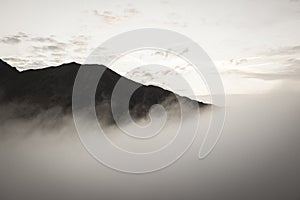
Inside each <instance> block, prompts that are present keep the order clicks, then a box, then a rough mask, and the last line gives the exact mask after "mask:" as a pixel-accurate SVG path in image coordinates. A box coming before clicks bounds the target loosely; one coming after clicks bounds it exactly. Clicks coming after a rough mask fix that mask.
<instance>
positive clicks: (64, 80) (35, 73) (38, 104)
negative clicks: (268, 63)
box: [0, 59, 208, 122]
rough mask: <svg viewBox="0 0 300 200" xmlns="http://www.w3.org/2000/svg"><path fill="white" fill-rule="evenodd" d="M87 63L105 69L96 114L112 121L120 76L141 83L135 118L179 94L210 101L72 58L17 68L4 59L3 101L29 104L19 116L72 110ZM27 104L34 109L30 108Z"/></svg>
mask: <svg viewBox="0 0 300 200" xmlns="http://www.w3.org/2000/svg"><path fill="white" fill-rule="evenodd" d="M86 66H87V67H88V66H90V67H92V66H96V67H100V68H102V69H103V70H104V73H103V75H102V77H101V79H100V80H99V83H98V86H97V90H96V94H95V102H96V106H98V108H99V109H98V111H99V112H98V113H97V114H99V116H100V118H103V117H104V118H106V119H108V121H109V122H113V121H114V119H113V117H112V113H111V107H110V106H111V102H110V101H111V95H112V91H113V89H114V87H115V85H116V83H117V82H118V81H119V80H120V79H121V78H124V80H125V84H126V85H129V84H133V85H135V86H137V87H138V89H137V90H136V91H135V92H134V93H133V95H132V96H131V99H130V102H129V111H130V114H131V115H132V116H133V117H134V118H141V117H145V116H147V114H148V113H149V110H150V108H151V106H152V105H154V104H162V105H164V107H168V106H169V107H170V106H171V105H173V104H176V103H178V102H177V98H180V99H182V100H183V101H184V102H186V103H187V104H192V103H195V102H197V105H198V106H199V107H202V106H205V105H208V104H205V103H203V102H198V101H195V100H192V99H190V98H188V97H183V96H180V95H178V94H176V93H174V92H172V91H169V90H165V89H163V88H160V87H158V86H154V85H147V86H146V85H143V84H141V83H138V82H135V81H132V80H130V79H128V78H126V77H123V76H121V75H120V74H118V73H116V72H114V71H113V70H111V69H109V68H107V67H106V66H104V65H93V64H88V65H81V64H79V63H76V62H70V63H64V64H61V65H59V66H50V67H46V68H39V69H29V70H24V71H18V70H17V69H16V68H14V67H12V66H10V65H9V64H8V63H6V62H5V61H3V60H1V59H0V105H1V104H2V105H4V104H12V103H13V104H16V105H18V106H17V107H22V106H19V105H24V106H23V107H26V109H25V111H22V110H21V111H20V109H18V112H19V113H18V114H17V117H20V116H21V117H30V116H36V115H37V114H38V113H39V112H43V111H44V110H48V109H51V108H53V107H60V108H61V110H62V112H63V113H71V112H72V92H73V85H74V82H75V78H76V75H77V72H78V70H79V68H80V67H86ZM117 101H118V102H116V103H117V105H118V104H121V103H122V100H121V99H119V100H117ZM104 105H105V106H104ZM23 107H22V108H23ZM27 107H30V108H32V109H29V110H28V109H27ZM120 115H121V114H120Z"/></svg>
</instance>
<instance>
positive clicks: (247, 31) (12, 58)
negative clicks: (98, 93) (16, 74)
mask: <svg viewBox="0 0 300 200" xmlns="http://www.w3.org/2000/svg"><path fill="white" fill-rule="evenodd" d="M0 18H1V20H2V23H1V29H0V58H1V59H3V60H5V61H6V62H8V63H9V64H10V65H12V66H14V67H17V68H18V69H19V70H26V69H36V68H43V67H47V66H56V65H60V64H62V63H67V62H73V61H75V62H79V63H84V61H85V59H86V58H87V57H88V55H90V54H91V53H92V52H93V50H94V49H95V48H96V47H97V46H99V45H100V44H101V43H102V42H104V41H106V40H107V39H109V38H111V37H112V36H114V35H118V34H120V33H123V32H126V31H130V30H134V29H139V28H163V29H169V30H173V31H176V32H178V33H181V34H184V35H186V36H187V37H189V38H191V39H192V40H194V41H195V42H197V43H198V44H199V45H200V46H201V47H202V48H203V49H204V50H205V51H206V53H207V54H208V55H209V57H210V58H211V59H212V61H213V62H214V64H215V65H216V67H217V69H218V71H219V73H220V75H221V77H222V80H223V84H224V87H225V92H226V93H227V94H237V93H243V94H248V93H264V92H266V91H268V90H271V89H272V88H273V87H274V86H278V85H280V84H283V82H284V83H289V85H290V86H291V87H294V86H296V87H299V88H300V83H299V80H300V41H299V35H300V28H299V27H300V1H299V0H277V1H274V0H251V1H250V0H240V1H236V0H224V1H216V0H211V1H201V0H186V1H181V0H174V1H171V0H151V1H145V0H122V1H120V0H119V1H114V0H112V1H107V0H106V1H105V0H84V1H83V0H76V1H74V0H73V1H71V0H51V1H50V0H44V1H40V0H25V1H16V0H1V7H0ZM141 55H144V56H141ZM153 55H155V53H153V52H147V51H146V52H144V53H142V52H141V53H133V55H128V57H127V58H126V59H123V60H122V59H120V60H119V61H118V67H115V68H113V70H115V71H117V72H118V73H120V74H123V75H125V74H126V75H127V76H128V77H129V78H132V79H134V80H138V81H140V82H143V83H147V82H151V81H152V82H156V83H157V84H158V85H159V84H161V85H164V82H163V80H164V79H165V78H166V76H168V77H171V78H172V77H173V79H176V74H175V75H174V74H172V73H168V72H166V73H162V72H157V71H155V70H154V71H143V70H140V71H137V72H130V73H127V72H128V71H129V70H130V69H131V68H132V67H130V66H131V65H132V66H133V65H136V64H139V63H143V60H142V59H145V57H146V58H147V59H150V60H155V61H157V60H159V61H160V63H164V64H166V65H169V66H170V67H173V68H174V69H175V71H176V72H178V73H179V74H184V76H185V77H186V78H187V79H188V80H189V81H190V83H191V84H192V86H193V88H194V89H195V94H196V95H205V94H207V93H208V90H207V88H205V84H203V81H201V78H200V79H199V77H195V76H194V73H193V69H192V67H191V66H189V65H188V64H187V63H184V62H183V61H180V60H178V59H176V58H174V57H168V58H165V60H163V59H162V58H161V57H159V56H157V55H155V56H153ZM151 56H152V57H151ZM120 66H122V67H120ZM126 66H127V67H126ZM149 73H150V75H149ZM166 74H168V75H166ZM153 77H154V78H153ZM166 87H168V85H166ZM178 90H180V88H178Z"/></svg>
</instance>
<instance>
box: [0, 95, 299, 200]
mask: <svg viewBox="0 0 300 200" xmlns="http://www.w3.org/2000/svg"><path fill="white" fill-rule="evenodd" d="M298 100H299V95H298V94H296V93H285V94H279V93H278V92H276V95H275V94H268V95H234V96H227V105H226V110H227V116H226V120H225V125H224V129H223V132H222V135H221V138H220V140H219V142H218V144H217V145H216V147H215V148H214V150H213V151H212V153H211V154H210V155H209V156H208V157H207V158H205V159H203V160H199V159H198V152H199V148H200V144H201V142H202V141H203V136H204V133H203V130H204V129H205V126H207V123H206V122H207V120H208V118H209V114H210V113H209V112H210V111H205V113H203V112H204V111H203V112H202V114H203V115H202V120H203V121H202V122H203V123H201V126H203V127H200V129H199V133H198V135H197V138H196V140H195V142H194V143H193V144H192V146H191V148H190V149H189V150H188V151H187V152H186V153H185V154H184V155H183V157H182V158H181V159H179V160H178V161H177V162H175V163H174V164H173V165H171V166H170V167H168V168H166V169H163V170H160V171H157V172H154V173H149V174H142V175H132V174H125V173H120V172H117V171H114V170H111V169H109V168H108V167H105V166H103V165H102V164H100V163H99V162H97V161H96V160H95V159H94V158H92V156H91V155H90V154H89V153H87V151H86V150H85V148H84V147H83V146H82V144H81V142H80V140H79V137H78V135H77V133H76V130H75V127H74V124H73V121H72V119H71V117H70V116H65V117H64V118H62V119H59V120H58V121H59V123H58V124H57V125H55V123H51V121H48V122H47V120H45V116H43V120H42V121H41V120H40V119H39V118H37V119H34V120H26V121H25V120H13V119H11V120H6V121H5V122H2V123H1V128H0V132H1V138H0V139H1V141H0V163H1V164H0V177H1V179H0V199H74V200H75V199H97V200H99V199H123V200H125V199H131V200H132V199H149V200H153V199H155V200H156V199H197V200H199V199H230V200H235V199H249V200H254V199H262V200H266V199H272V200H275V199H295V200H296V199H300V176H299V174H300V156H299V153H300V151H299V150H300V123H299V117H300V114H299V113H300V112H299V111H300V106H299V102H298ZM2 109H4V108H1V110H2ZM7 109H9V108H5V110H7ZM48 114H49V115H51V112H50V113H48ZM45 115H46V116H47V114H45ZM191 115H192V113H191ZM46 119H47V118H46ZM49 120H50V119H49ZM170 120H171V121H172V120H173V119H170ZM176 124H177V122H176V119H175V118H174V122H172V123H169V125H167V127H165V129H164V130H163V132H162V133H161V134H164V133H165V134H166V135H167V137H163V138H162V140H161V141H160V140H158V139H156V140H155V139H154V140H155V142H152V145H150V146H147V142H146V141H143V142H144V143H142V144H143V145H140V146H138V147H139V148H144V149H143V150H145V151H148V150H149V149H151V148H153V147H154V148H157V146H159V145H162V143H163V142H162V141H167V139H168V137H169V136H170V135H172V133H173V130H174V126H175V125H176ZM109 130H110V132H111V134H110V135H111V138H112V140H114V141H115V142H116V143H117V144H118V145H120V146H121V145H122V142H124V141H125V140H126V139H124V140H123V139H122V138H123V137H122V136H118V133H117V132H115V133H113V132H114V130H115V129H114V128H110V129H109ZM166 138H167V139H166ZM126 142H128V141H127V140H126ZM153 144H155V145H153ZM127 147H128V145H127ZM129 147H132V148H136V147H137V146H131V145H130V146H129ZM148 147H149V149H147V148H148Z"/></svg>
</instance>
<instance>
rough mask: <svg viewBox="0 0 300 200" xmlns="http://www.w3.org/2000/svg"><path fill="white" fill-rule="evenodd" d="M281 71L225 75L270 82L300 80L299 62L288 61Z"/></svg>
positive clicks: (241, 71)
mask: <svg viewBox="0 0 300 200" xmlns="http://www.w3.org/2000/svg"><path fill="white" fill-rule="evenodd" d="M285 66H286V67H284V68H283V69H281V70H276V71H272V72H253V71H245V70H239V69H232V70H227V71H226V72H225V74H237V75H240V76H242V77H244V78H254V79H262V80H266V81H270V80H300V60H299V59H288V60H287V61H286V62H285Z"/></svg>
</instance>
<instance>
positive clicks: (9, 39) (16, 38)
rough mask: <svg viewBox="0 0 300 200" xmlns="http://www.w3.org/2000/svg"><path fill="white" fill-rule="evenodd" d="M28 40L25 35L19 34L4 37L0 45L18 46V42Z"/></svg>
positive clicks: (0, 40)
mask: <svg viewBox="0 0 300 200" xmlns="http://www.w3.org/2000/svg"><path fill="white" fill-rule="evenodd" d="M26 38H28V35H26V34H25V33H22V32H19V33H17V34H15V35H11V36H6V37H3V38H1V39H0V42H1V43H4V44H18V43H20V42H22V40H23V39H26Z"/></svg>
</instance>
